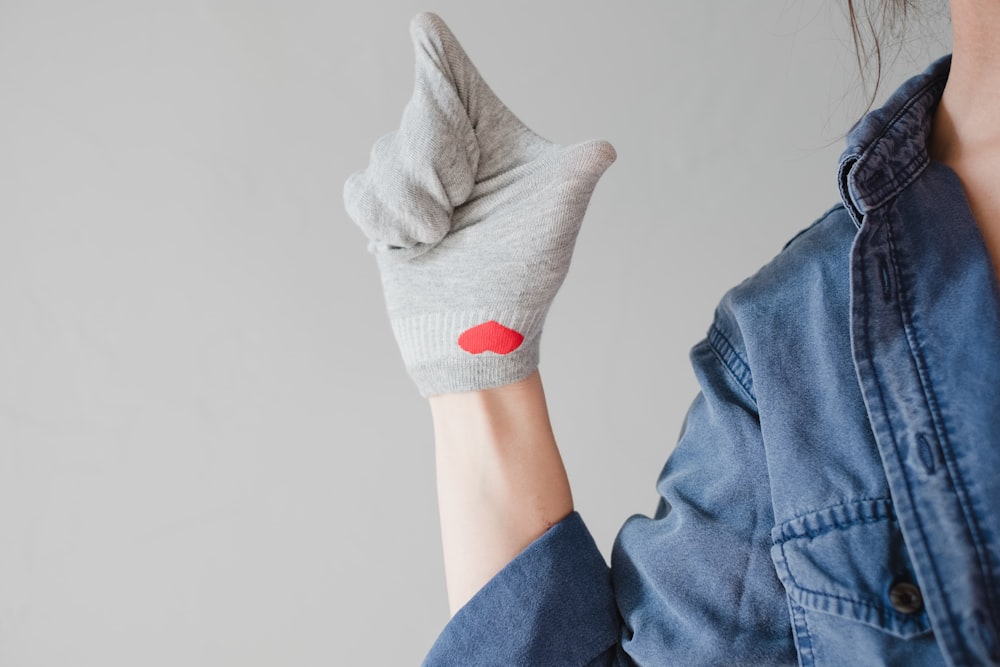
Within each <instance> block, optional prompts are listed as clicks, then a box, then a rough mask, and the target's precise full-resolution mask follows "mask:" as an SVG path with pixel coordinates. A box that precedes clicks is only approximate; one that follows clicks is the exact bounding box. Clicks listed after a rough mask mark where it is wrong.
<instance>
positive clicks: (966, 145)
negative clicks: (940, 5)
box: [931, 0, 1000, 163]
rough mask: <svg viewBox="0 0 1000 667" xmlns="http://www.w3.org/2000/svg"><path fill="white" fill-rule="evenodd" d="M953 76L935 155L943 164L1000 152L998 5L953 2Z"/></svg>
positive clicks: (938, 122)
mask: <svg viewBox="0 0 1000 667" xmlns="http://www.w3.org/2000/svg"><path fill="white" fill-rule="evenodd" d="M951 19H952V31H953V37H954V39H953V43H954V50H953V55H952V61H951V73H950V74H949V76H948V83H947V85H946V86H945V90H944V94H943V96H942V98H941V105H940V107H939V108H938V113H937V115H936V117H935V127H934V135H933V136H932V141H931V153H932V155H934V157H935V158H937V159H940V160H942V161H943V162H947V163H950V162H952V161H961V160H965V159H967V158H969V157H974V156H981V155H983V154H984V153H985V152H990V153H997V152H1000V120H998V119H1000V39H998V38H997V35H998V34H1000V3H998V2H995V1H994V0H952V3H951Z"/></svg>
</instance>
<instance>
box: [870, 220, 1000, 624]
mask: <svg viewBox="0 0 1000 667" xmlns="http://www.w3.org/2000/svg"><path fill="white" fill-rule="evenodd" d="M886 240H887V241H888V245H889V260H890V261H891V262H892V268H893V271H894V273H895V279H896V285H897V292H898V298H897V300H896V306H897V308H898V311H899V317H900V319H901V321H902V324H903V332H904V334H905V336H906V344H907V347H908V348H909V350H910V357H911V358H912V359H913V363H914V365H915V366H916V369H917V380H918V382H919V383H920V391H921V394H922V395H923V398H924V401H925V403H926V405H927V411H928V413H929V414H930V421H931V424H932V426H933V428H934V434H935V437H937V438H938V444H939V446H940V448H941V453H942V456H943V457H944V459H945V461H946V465H945V469H946V470H947V471H948V476H949V477H950V478H951V480H952V484H953V485H954V486H955V487H957V489H958V490H959V491H960V493H958V494H957V495H958V500H959V505H960V507H961V508H962V515H963V517H964V518H965V521H966V526H967V528H968V530H969V532H970V537H971V538H972V541H973V543H974V544H975V546H976V549H975V551H976V562H977V563H978V565H979V574H980V575H981V576H982V577H983V580H984V581H986V582H988V583H989V585H988V586H987V587H986V588H987V591H986V596H987V600H989V607H990V612H991V614H992V615H993V616H994V617H996V615H997V613H996V612H997V610H996V600H995V599H994V595H993V593H992V591H993V588H994V585H993V584H994V581H993V577H992V575H991V573H990V570H989V567H988V562H984V559H986V560H987V561H988V558H989V554H988V553H985V549H984V545H983V542H982V538H981V535H982V529H981V528H980V527H979V522H978V521H977V520H976V517H975V515H974V513H972V512H970V508H969V495H968V494H969V492H968V488H967V486H966V484H965V480H964V479H963V478H962V476H961V474H959V473H960V472H961V471H960V470H959V469H958V462H957V461H956V460H955V456H954V453H953V452H952V449H951V445H950V443H949V439H948V437H947V433H945V432H944V429H943V428H942V424H941V414H940V409H939V408H938V405H937V401H936V397H935V396H934V395H933V393H932V392H931V391H930V387H929V384H930V377H929V375H928V373H927V364H926V362H925V361H924V358H923V355H922V354H921V353H920V350H919V348H918V346H917V344H916V340H915V335H916V332H915V331H914V327H913V321H912V318H911V317H910V311H909V308H908V307H907V304H908V303H909V299H908V298H907V292H906V290H905V289H904V284H903V281H902V280H900V275H901V274H900V269H899V264H898V262H897V260H896V244H895V241H894V235H893V229H892V224H889V223H888V222H886ZM903 478H904V480H905V481H906V488H907V490H908V491H909V493H910V495H911V497H912V496H913V487H912V485H911V484H910V476H909V475H904V476H903ZM919 523H920V524H921V526H920V532H921V533H923V532H924V530H923V522H922V521H921V522H919ZM924 539H925V540H926V539H927V536H926V535H924ZM932 560H933V559H932ZM933 567H934V571H935V574H936V575H937V577H938V581H939V582H940V581H941V574H940V572H939V571H938V567H937V565H936V564H934V565H933Z"/></svg>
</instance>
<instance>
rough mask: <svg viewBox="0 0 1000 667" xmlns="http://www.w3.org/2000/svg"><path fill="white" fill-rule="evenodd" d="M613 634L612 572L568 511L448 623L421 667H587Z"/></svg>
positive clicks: (616, 625)
mask: <svg viewBox="0 0 1000 667" xmlns="http://www.w3.org/2000/svg"><path fill="white" fill-rule="evenodd" d="M618 628H619V620H618V610H617V607H616V605H615V597H614V592H613V590H612V588H611V575H610V571H609V569H608V566H607V564H606V563H605V562H604V557H603V556H602V555H601V553H600V551H599V550H598V549H597V545H596V544H595V543H594V538H593V537H591V535H590V532H589V531H588V530H587V527H586V525H585V524H584V523H583V519H581V518H580V515H579V514H577V513H576V512H573V513H572V514H570V515H569V516H568V517H566V518H565V519H563V520H562V521H560V522H559V523H557V524H556V525H555V526H553V527H552V528H550V529H549V530H548V531H546V532H545V534H543V535H542V536H541V537H539V538H538V539H537V540H535V541H534V542H532V543H531V544H530V545H529V546H528V547H527V548H526V549H525V550H524V551H522V552H521V553H520V554H519V555H518V556H517V557H516V558H515V559H514V560H513V561H511V562H510V563H508V564H507V566H506V567H504V568H503V569H502V570H501V571H500V572H499V573H497V575H496V576H495V577H493V578H492V579H491V580H490V581H489V582H488V583H487V584H486V585H485V586H483V588H482V589H480V591H479V592H478V593H476V595H475V596H474V597H473V598H472V599H471V600H469V602H468V603H467V604H466V605H465V606H464V607H462V608H461V609H460V610H459V611H458V613H457V614H455V616H454V617H452V619H451V621H449V622H448V625H447V626H445V628H444V631H443V632H442V633H441V635H440V636H439V637H438V639H437V641H436V642H435V644H434V646H433V647H432V648H431V650H430V653H429V654H428V655H427V658H426V659H425V660H424V665H425V667H438V666H443V665H484V666H485V665H504V666H505V667H509V666H511V665H577V666H580V665H589V664H593V662H594V660H595V659H597V658H598V657H599V656H601V655H603V654H605V653H607V652H608V650H609V649H610V648H611V647H613V646H614V645H615V644H617V642H618V632H619V631H618Z"/></svg>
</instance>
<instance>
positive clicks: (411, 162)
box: [344, 13, 615, 396]
mask: <svg viewBox="0 0 1000 667" xmlns="http://www.w3.org/2000/svg"><path fill="white" fill-rule="evenodd" d="M410 32H411V36H412V38H413V44H414V47H415V50H416V83H415V86H414V92H413V97H412V98H411V100H410V102H409V103H408V104H407V106H406V108H405V109H404V111H403V119H402V122H401V126H400V129H399V130H398V131H396V132H393V133H391V134H389V135H386V136H385V137H382V138H381V139H380V140H379V141H378V142H376V144H375V146H374V148H373V149H372V155H371V164H370V165H369V166H368V168H367V169H366V170H365V171H362V172H359V173H357V174H354V175H353V176H351V178H350V179H348V181H347V183H346V185H345V188H344V202H345V205H346V208H347V211H348V213H349V214H350V216H351V217H352V218H353V219H354V221H355V222H357V223H358V225H359V226H360V227H361V228H362V230H363V231H364V232H365V234H366V235H367V236H368V237H369V239H371V246H370V247H371V249H372V251H373V252H374V253H375V255H376V257H377V258H378V262H379V267H380V270H381V274H382V283H383V288H384V290H385V296H386V302H387V305H388V310H389V317H390V320H391V321H392V327H393V331H394V332H395V334H396V340H397V341H398V343H399V347H400V350H401V351H402V354H403V360H404V362H405V364H406V367H407V370H408V371H409V373H410V375H411V377H412V378H413V379H414V381H415V382H416V383H417V386H418V388H419V389H420V392H421V394H423V395H424V396H429V395H433V394H440V393H447V392H454V391H470V390H476V389H485V388H488V387H496V386H500V385H503V384H509V383H511V382H516V381H518V380H521V379H523V378H525V377H527V376H528V375H530V374H531V372H532V371H533V370H534V369H535V368H536V367H537V365H538V347H539V339H540V337H541V333H542V325H543V323H544V320H545V315H546V313H547V312H548V308H549V305H550V304H551V302H552V299H553V298H554V297H555V295H556V292H557V291H558V289H559V287H560V286H561V285H562V282H563V279H564V278H565V277H566V271H567V270H568V269H569V263H570V258H571V256H572V253H573V246H574V243H575V241H576V236H577V232H578V231H579V229H580V224H581V222H582V221H583V215H584V213H585V211H586V208H587V204H588V203H589V201H590V195H591V193H592V192H593V190H594V187H595V186H596V185H597V181H598V179H599V178H600V177H601V175H602V174H603V173H604V171H605V169H607V168H608V166H610V164H611V163H612V162H613V161H614V159H615V152H614V149H613V148H612V147H611V145H610V144H608V143H607V142H603V141H590V142H585V143H582V144H576V145H573V146H561V145H558V144H554V143H551V142H549V141H546V140H545V139H543V138H542V137H540V136H538V135H537V134H535V133H534V132H532V131H531V130H530V129H528V128H527V127H526V126H525V125H524V124H523V123H522V122H521V121H520V120H518V119H517V117H516V116H514V114H513V113H511V111H510V110H509V109H507V107H506V106H504V105H503V103H502V102H500V100H499V99H498V98H497V97H496V95H495V94H494V93H493V91H492V90H490V88H489V86H487V85H486V83H485V82H484V81H483V80H482V78H480V76H479V73H478V72H477V71H476V68H475V66H474V65H473V64H472V62H471V61H470V60H469V59H468V57H467V56H466V54H465V51H464V50H463V49H462V47H461V46H460V45H459V43H458V41H457V40H456V39H455V37H454V35H453V34H452V33H451V32H450V31H449V30H448V27H447V26H446V25H445V24H444V22H443V21H442V20H441V19H440V18H439V17H437V16H435V15H434V14H428V13H425V14H420V15H418V16H417V17H416V18H414V19H413V21H412V23H411V25H410Z"/></svg>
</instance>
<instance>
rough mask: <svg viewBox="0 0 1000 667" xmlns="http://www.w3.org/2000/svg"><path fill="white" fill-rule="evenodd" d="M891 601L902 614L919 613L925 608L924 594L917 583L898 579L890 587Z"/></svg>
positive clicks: (894, 607)
mask: <svg viewBox="0 0 1000 667" xmlns="http://www.w3.org/2000/svg"><path fill="white" fill-rule="evenodd" d="M889 602H890V603H891V604H892V608H893V609H895V610H896V611H898V612H899V613H900V614H917V613H920V612H921V611H923V609H924V596H923V595H921V594H920V589H919V588H917V585H916V584H912V583H910V582H909V581H897V582H896V583H894V584H893V585H892V588H890V589H889Z"/></svg>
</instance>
